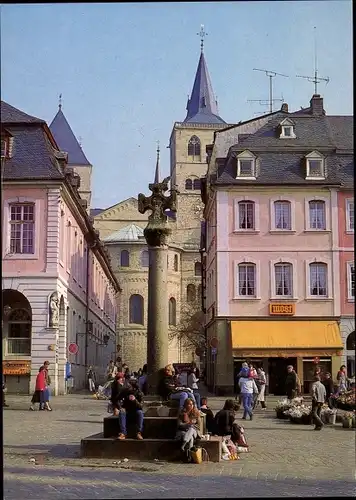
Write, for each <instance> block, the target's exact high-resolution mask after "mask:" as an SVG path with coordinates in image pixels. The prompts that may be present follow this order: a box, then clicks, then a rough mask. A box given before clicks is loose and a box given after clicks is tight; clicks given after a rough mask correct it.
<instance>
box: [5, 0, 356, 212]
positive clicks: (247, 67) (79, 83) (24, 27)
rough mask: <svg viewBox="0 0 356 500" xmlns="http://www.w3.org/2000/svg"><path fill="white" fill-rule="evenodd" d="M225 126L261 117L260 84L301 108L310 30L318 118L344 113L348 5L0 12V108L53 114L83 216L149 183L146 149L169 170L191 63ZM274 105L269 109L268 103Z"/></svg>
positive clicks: (309, 70) (53, 7)
mask: <svg viewBox="0 0 356 500" xmlns="http://www.w3.org/2000/svg"><path fill="white" fill-rule="evenodd" d="M200 24H204V25H205V30H206V31H207V33H208V36H207V37H206V42H205V55H206V59H207V63H208V68H209V72H210V76H211V79H212V83H213V88H214V91H215V94H216V95H217V97H218V102H219V111H220V115H221V116H222V118H223V119H224V120H225V121H226V122H228V123H235V122H238V121H240V120H248V119H250V118H252V117H254V116H255V115H256V114H257V113H260V112H261V113H262V112H264V111H265V110H266V108H265V107H263V106H261V105H260V104H259V103H248V102H247V100H248V99H267V98H268V89H269V87H268V85H269V83H268V78H267V76H266V75H265V74H264V73H262V72H259V71H253V68H261V69H268V70H273V71H276V72H278V73H283V74H286V75H289V78H282V77H277V78H275V79H274V94H275V97H281V95H282V94H283V97H284V100H285V102H287V103H288V104H289V109H290V110H297V109H299V108H300V106H303V107H306V106H308V105H309V100H310V98H311V96H312V94H313V90H314V87H313V84H312V83H310V82H308V81H307V80H304V79H302V78H296V77H295V76H296V75H313V72H314V41H313V40H314V26H316V28H317V47H318V67H319V75H320V76H322V77H329V78H330V82H329V84H328V85H326V84H325V83H321V84H320V85H319V92H320V93H321V94H322V96H323V97H324V106H325V109H326V112H327V113H328V114H339V115H340V114H348V115H351V114H352V113H353V101H352V98H353V92H352V90H353V81H352V73H353V71H352V48H351V47H352V6H351V2H350V1H344V0H337V1H331V0H327V1H325V2H324V1H314V2H306V1H294V2H293V1H283V2H279V1H270V2H202V3H199V2H196V3H195V2H194V3H184V2H181V3H136V4H135V3H130V4H125V3H121V4H120V3H116V4H115V3H111V4H105V3H102V4H47V5H45V4H43V5H20V4H18V5H3V6H1V98H2V99H3V100H5V101H7V102H8V103H9V104H11V105H13V106H15V107H17V108H20V109H21V110H23V111H25V112H26V113H29V114H32V115H35V116H38V117H41V118H43V119H45V120H46V121H47V122H48V124H50V122H51V121H52V119H53V117H54V116H55V114H56V112H57V110H58V95H59V94H60V93H62V94H63V108H62V109H63V112H64V114H65V116H66V117H67V119H68V121H69V123H70V125H71V127H72V129H73V131H74V133H75V135H76V136H77V137H82V146H83V150H84V152H85V154H86V156H87V157H88V159H89V161H90V162H91V163H92V164H93V165H94V174H93V175H94V182H93V203H92V208H94V207H108V206H110V205H113V204H115V203H117V202H119V201H120V200H123V199H126V198H128V197H130V196H137V194H138V193H139V192H146V193H147V192H148V183H149V182H151V181H152V179H153V172H154V166H155V154H156V153H155V150H156V141H157V140H159V141H160V143H161V151H162V152H161V160H162V161H161V168H162V171H163V173H164V174H166V173H168V172H169V150H168V149H166V146H167V145H168V143H169V137H170V134H171V130H172V126H173V124H174V122H175V121H182V120H184V118H185V115H186V110H185V106H186V101H187V95H188V94H189V93H190V92H191V89H192V85H193V80H194V75H195V71H196V67H197V64H198V59H199V54H200V41H199V37H198V36H197V35H196V33H197V32H198V31H199V30H200ZM276 106H278V107H279V106H280V103H276Z"/></svg>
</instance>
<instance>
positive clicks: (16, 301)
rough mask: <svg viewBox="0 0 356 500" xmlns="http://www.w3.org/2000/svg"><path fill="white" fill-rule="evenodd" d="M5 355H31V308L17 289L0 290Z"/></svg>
mask: <svg viewBox="0 0 356 500" xmlns="http://www.w3.org/2000/svg"><path fill="white" fill-rule="evenodd" d="M2 303H3V325H2V326H3V338H4V339H5V353H4V354H5V356H31V339H32V308H31V305H30V302H29V300H28V299H27V297H26V296H25V295H24V294H23V293H21V292H19V291H18V290H12V289H5V290H3V292H2Z"/></svg>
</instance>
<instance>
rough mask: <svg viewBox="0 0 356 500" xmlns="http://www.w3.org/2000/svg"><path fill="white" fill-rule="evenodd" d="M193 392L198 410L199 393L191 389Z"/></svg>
mask: <svg viewBox="0 0 356 500" xmlns="http://www.w3.org/2000/svg"><path fill="white" fill-rule="evenodd" d="M193 394H194V397H195V401H196V403H197V408H198V410H200V400H201V397H200V394H199V392H198V391H196V390H193Z"/></svg>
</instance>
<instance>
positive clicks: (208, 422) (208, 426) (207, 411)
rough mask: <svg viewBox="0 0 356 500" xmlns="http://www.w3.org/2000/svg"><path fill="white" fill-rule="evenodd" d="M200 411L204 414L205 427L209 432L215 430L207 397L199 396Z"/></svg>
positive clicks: (212, 432)
mask: <svg viewBox="0 0 356 500" xmlns="http://www.w3.org/2000/svg"><path fill="white" fill-rule="evenodd" d="M200 411H201V412H202V413H205V415H206V429H207V431H208V432H210V433H211V434H214V432H215V424H214V413H213V412H212V410H211V409H210V408H209V406H208V400H207V398H201V407H200Z"/></svg>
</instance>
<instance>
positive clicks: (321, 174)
mask: <svg viewBox="0 0 356 500" xmlns="http://www.w3.org/2000/svg"><path fill="white" fill-rule="evenodd" d="M306 179H310V180H320V179H325V165H324V157H323V156H322V155H321V154H320V153H318V152H317V151H313V152H312V153H309V154H308V155H307V156H306Z"/></svg>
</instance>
